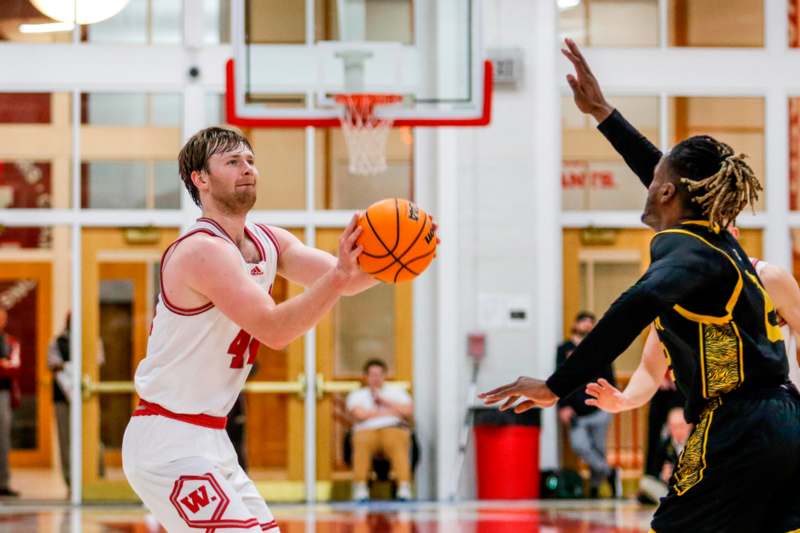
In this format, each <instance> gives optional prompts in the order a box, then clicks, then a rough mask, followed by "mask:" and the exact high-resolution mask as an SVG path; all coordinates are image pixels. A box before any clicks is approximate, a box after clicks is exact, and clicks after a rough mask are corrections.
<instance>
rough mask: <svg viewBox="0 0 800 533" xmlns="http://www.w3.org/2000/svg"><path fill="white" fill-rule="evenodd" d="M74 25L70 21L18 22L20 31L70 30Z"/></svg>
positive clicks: (48, 31) (47, 31)
mask: <svg viewBox="0 0 800 533" xmlns="http://www.w3.org/2000/svg"><path fill="white" fill-rule="evenodd" d="M74 27H75V25H74V24H73V23H71V22H48V23H46V24H20V25H19V31H20V33H51V32H55V31H72V29H73V28H74Z"/></svg>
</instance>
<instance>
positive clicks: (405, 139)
mask: <svg viewBox="0 0 800 533" xmlns="http://www.w3.org/2000/svg"><path fill="white" fill-rule="evenodd" d="M326 136H327V138H328V139H329V141H328V142H329V143H330V145H329V150H327V151H326V159H327V161H325V160H322V161H321V162H320V164H323V162H324V164H326V165H327V168H326V172H325V175H326V176H328V179H326V182H325V183H324V185H323V187H324V191H323V192H324V208H325V209H365V208H366V207H367V206H369V205H370V204H372V203H373V202H377V201H378V200H382V199H384V198H391V197H398V198H407V199H409V200H413V199H414V187H413V182H414V179H413V176H414V162H413V152H414V135H413V133H412V130H411V128H405V127H404V128H393V129H392V130H391V131H390V133H389V140H388V141H387V143H386V164H387V166H388V168H387V169H386V171H385V172H382V173H381V174H378V175H375V176H360V175H356V174H353V173H351V172H350V170H349V164H350V155H349V154H348V151H347V146H346V144H345V142H344V136H343V135H342V130H341V129H340V128H333V129H331V130H329V131H328V132H326Z"/></svg>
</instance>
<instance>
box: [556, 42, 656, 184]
mask: <svg viewBox="0 0 800 533" xmlns="http://www.w3.org/2000/svg"><path fill="white" fill-rule="evenodd" d="M564 44H565V45H566V48H562V49H561V52H562V53H563V54H564V56H565V57H566V58H567V59H569V60H570V62H571V63H572V65H573V66H574V67H575V74H574V75H572V74H568V75H567V83H569V86H570V89H572V95H573V97H574V99H575V105H576V106H578V109H580V110H581V111H583V112H584V113H586V114H588V115H592V116H593V117H594V118H595V120H597V122H598V126H597V128H598V129H599V130H600V132H601V133H602V134H603V135H604V136H605V137H606V139H608V141H609V142H610V143H611V145H612V146H613V147H614V149H615V150H616V151H617V152H618V153H619V154H620V155H621V156H622V158H623V159H624V160H625V163H626V164H627V165H628V166H629V167H630V168H631V170H633V172H634V173H636V175H637V176H638V177H639V179H640V180H641V182H642V183H643V184H644V186H645V187H649V186H650V182H652V181H653V172H654V171H655V168H656V165H657V164H658V161H659V159H661V155H662V154H661V150H659V149H658V148H656V147H655V146H654V145H653V143H651V142H650V141H648V140H647V137H645V136H644V135H642V134H641V133H639V131H637V130H636V128H634V127H633V126H632V125H631V124H630V123H629V122H628V121H627V120H625V118H624V117H623V116H622V115H621V114H620V112H619V111H617V110H616V109H614V107H613V106H612V105H611V104H609V103H608V101H607V100H606V98H605V96H604V95H603V91H602V90H601V89H600V83H599V82H598V81H597V78H595V76H594V73H592V70H591V69H590V68H589V63H588V62H587V61H586V58H585V57H583V54H582V53H581V51H580V49H579V48H578V45H576V44H575V42H574V41H573V40H572V39H565V40H564Z"/></svg>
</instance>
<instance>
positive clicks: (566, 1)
mask: <svg viewBox="0 0 800 533" xmlns="http://www.w3.org/2000/svg"><path fill="white" fill-rule="evenodd" d="M580 3H581V0H558V9H560V10H562V11H563V10H565V9H570V8H572V7H577V6H579V5H580Z"/></svg>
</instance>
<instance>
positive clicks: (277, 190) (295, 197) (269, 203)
mask: <svg viewBox="0 0 800 533" xmlns="http://www.w3.org/2000/svg"><path fill="white" fill-rule="evenodd" d="M245 133H246V134H247V138H248V139H249V140H250V144H251V145H252V146H253V151H254V152H255V156H256V159H255V161H256V167H257V168H258V171H259V180H258V184H257V199H256V204H255V206H254V209H305V206H306V196H305V195H306V178H305V176H306V150H307V147H306V132H305V130H304V129H303V128H286V129H280V128H253V129H251V130H250V131H249V132H245ZM321 135H322V134H321V133H320V132H319V131H318V132H317V139H318V140H319V139H320V138H321ZM316 144H317V148H318V150H317V153H318V154H319V153H320V150H321V149H322V145H321V143H320V142H317V143H316Z"/></svg>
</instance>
